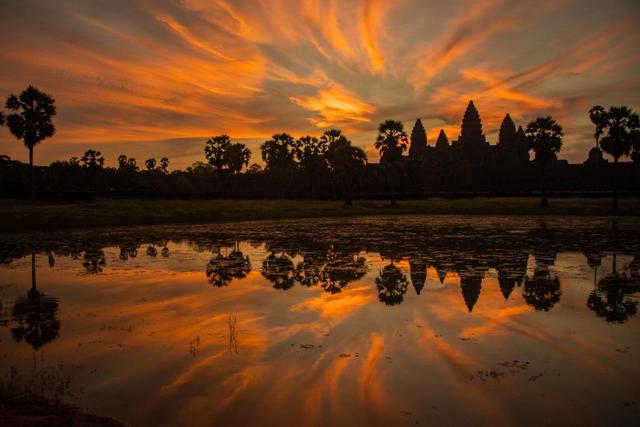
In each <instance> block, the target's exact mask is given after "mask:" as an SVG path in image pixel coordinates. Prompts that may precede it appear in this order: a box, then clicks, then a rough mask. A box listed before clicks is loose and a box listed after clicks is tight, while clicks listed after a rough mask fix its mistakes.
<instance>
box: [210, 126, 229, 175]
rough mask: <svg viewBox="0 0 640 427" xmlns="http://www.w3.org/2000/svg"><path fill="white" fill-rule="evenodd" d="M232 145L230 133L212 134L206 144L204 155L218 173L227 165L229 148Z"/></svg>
mask: <svg viewBox="0 0 640 427" xmlns="http://www.w3.org/2000/svg"><path fill="white" fill-rule="evenodd" d="M230 146H231V138H230V137H229V135H217V136H212V137H211V138H209V139H208V140H207V143H206V145H205V146H204V156H205V158H206V159H207V162H208V163H209V164H210V165H211V167H212V168H213V169H214V170H215V171H216V172H218V173H220V171H222V169H224V167H225V166H226V165H227V150H228V149H229V147H230Z"/></svg>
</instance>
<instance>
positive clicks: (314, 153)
mask: <svg viewBox="0 0 640 427" xmlns="http://www.w3.org/2000/svg"><path fill="white" fill-rule="evenodd" d="M338 132H339V131H338ZM325 133H326V132H325ZM298 144H299V146H300V168H301V170H302V173H303V174H304V179H305V181H306V182H308V183H309V187H310V190H311V197H312V198H315V196H316V186H317V183H318V182H322V181H323V179H324V178H325V176H326V174H327V158H326V153H327V148H328V143H327V140H326V138H320V139H318V138H316V137H313V136H310V135H307V136H303V137H301V138H298Z"/></svg>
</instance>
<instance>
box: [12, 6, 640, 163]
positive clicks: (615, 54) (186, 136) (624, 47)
mask: <svg viewBox="0 0 640 427" xmlns="http://www.w3.org/2000/svg"><path fill="white" fill-rule="evenodd" d="M0 11H1V12H0V14H1V16H2V25H1V26H0V38H1V39H2V41H3V43H2V49H1V50H0V58H1V63H2V67H1V68H0V97H1V98H2V100H4V99H6V97H7V96H8V95H9V94H10V93H17V92H19V91H21V90H22V89H24V88H25V87H26V86H27V85H28V84H33V85H35V86H36V87H37V88H39V89H41V90H43V91H45V92H47V93H49V94H50V95H52V96H53V97H54V98H55V99H56V103H57V106H58V116H57V117H56V120H55V123H56V125H57V128H58V131H57V134H56V135H55V136H54V137H53V138H52V139H50V140H47V141H45V142H44V143H43V144H42V145H41V146H40V147H38V148H37V149H36V154H35V161H36V163H37V164H49V163H50V162H51V161H52V160H55V159H66V158H69V157H71V156H80V155H81V154H82V152H84V151H85V150H86V149H87V148H97V149H99V150H101V151H102V152H103V154H104V155H105V157H106V160H107V165H115V160H116V157H117V155H119V154H121V153H125V154H127V155H129V156H133V157H135V158H137V159H138V161H139V163H141V161H143V160H144V159H146V158H149V157H156V158H159V157H162V156H168V157H169V158H170V159H171V161H172V163H171V168H172V169H173V168H183V167H185V166H188V165H189V164H191V163H192V162H194V161H196V160H203V159H204V154H203V147H204V141H205V140H206V138H208V137H210V136H212V135H216V134H220V133H227V134H229V135H230V136H231V137H232V138H233V139H235V140H237V141H241V142H244V143H246V144H247V145H248V146H249V148H250V149H251V150H252V152H253V158H252V161H259V159H260V153H259V149H258V146H259V144H260V143H261V142H262V141H264V140H265V138H268V137H269V136H270V135H271V134H273V133H276V132H283V131H286V132H289V133H292V134H293V135H295V136H300V135H302V134H307V133H309V134H316V135H317V134H320V133H321V132H322V131H323V130H324V129H326V128H328V127H338V128H341V129H342V130H343V131H344V132H345V133H347V136H349V137H350V138H351V139H352V140H353V141H354V142H355V143H356V144H358V145H360V146H362V147H363V148H365V149H366V151H367V154H368V155H369V160H370V161H378V156H377V153H376V152H375V150H374V149H373V141H374V138H375V129H376V127H377V125H378V123H379V122H380V121H382V120H384V119H397V120H401V121H403V122H404V123H405V126H406V127H407V132H410V131H411V127H412V125H413V122H414V121H415V119H416V118H418V117H419V118H421V119H422V120H423V123H424V125H425V127H426V128H427V132H428V136H429V143H430V144H433V143H434V140H435V137H436V136H437V133H438V131H439V130H440V129H441V128H444V129H445V131H446V132H447V135H448V136H449V139H450V140H452V139H456V138H457V137H458V135H459V127H460V121H461V119H462V115H463V113H464V110H465V108H466V105H467V103H468V101H469V99H473V100H474V102H475V104H476V107H477V108H478V110H479V112H480V115H481V117H482V120H483V126H484V131H485V133H486V134H487V137H488V139H489V141H490V142H491V143H495V142H496V140H497V127H498V126H499V124H500V121H501V120H502V118H503V117H504V115H505V113H507V112H509V113H511V115H512V117H513V118H514V121H515V122H516V124H518V125H526V123H527V122H528V121H530V120H532V119H534V118H535V117H536V116H539V115H552V116H553V117H554V118H556V120H557V121H558V122H559V123H560V124H561V125H562V126H563V127H564V129H565V135H566V137H565V144H564V147H563V149H562V151H561V153H560V156H559V157H560V158H565V159H568V160H569V161H571V162H582V161H583V160H584V159H585V158H586V156H587V151H588V149H589V147H590V146H592V145H593V138H592V133H593V127H592V125H591V123H590V122H589V119H588V116H587V111H588V110H589V108H590V107H591V106H593V105H595V104H602V105H605V106H609V105H611V104H616V105H618V104H626V105H629V106H631V107H632V108H634V109H635V110H638V109H639V108H640V48H639V46H640V31H639V30H638V24H639V23H640V2H638V1H637V0H629V1H607V2H605V1H602V0H595V1H594V0H573V1H571V0H558V1H540V0H538V1H520V0H518V1H506V0H488V1H483V2H479V1H478V2H477V1H457V0H454V1H443V2H438V1H426V0H413V1H411V0H406V1H384V0H342V1H338V0H262V1H258V0H254V1H249V0H130V1H121V0H50V1H46V0H0ZM0 153H3V154H8V155H9V156H11V157H12V158H15V159H18V160H22V161H26V160H27V150H26V149H25V148H24V147H23V146H22V144H21V143H20V142H19V141H17V140H15V138H14V137H13V136H12V135H10V133H9V131H8V130H7V129H6V128H3V129H0Z"/></svg>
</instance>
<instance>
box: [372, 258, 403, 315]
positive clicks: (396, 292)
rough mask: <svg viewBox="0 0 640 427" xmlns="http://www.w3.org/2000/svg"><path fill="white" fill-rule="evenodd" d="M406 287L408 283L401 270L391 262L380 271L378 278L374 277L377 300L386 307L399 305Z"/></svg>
mask: <svg viewBox="0 0 640 427" xmlns="http://www.w3.org/2000/svg"><path fill="white" fill-rule="evenodd" d="M408 285H409V281H408V280H407V277H406V276H405V275H404V273H403V272H402V270H400V269H399V268H398V267H396V266H395V265H394V264H393V262H391V264H389V265H387V266H385V267H384V268H383V269H382V271H381V272H380V276H379V277H376V286H377V288H378V299H380V301H381V302H383V303H385V304H386V305H396V304H400V303H401V302H402V301H403V299H404V294H405V293H406V292H407V287H408Z"/></svg>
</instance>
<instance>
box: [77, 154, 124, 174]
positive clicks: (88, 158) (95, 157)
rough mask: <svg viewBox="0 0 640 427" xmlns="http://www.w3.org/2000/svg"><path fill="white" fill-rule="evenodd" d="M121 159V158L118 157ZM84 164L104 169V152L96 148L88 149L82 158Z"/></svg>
mask: <svg viewBox="0 0 640 427" xmlns="http://www.w3.org/2000/svg"><path fill="white" fill-rule="evenodd" d="M118 161H120V158H118ZM80 162H81V163H82V166H84V167H85V168H90V169H102V168H103V167H104V157H102V153H101V152H99V151H96V150H87V151H85V152H84V154H83V155H82V157H81V158H80Z"/></svg>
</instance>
